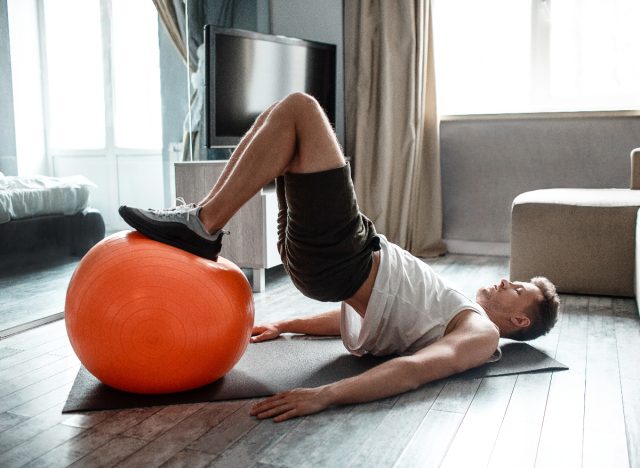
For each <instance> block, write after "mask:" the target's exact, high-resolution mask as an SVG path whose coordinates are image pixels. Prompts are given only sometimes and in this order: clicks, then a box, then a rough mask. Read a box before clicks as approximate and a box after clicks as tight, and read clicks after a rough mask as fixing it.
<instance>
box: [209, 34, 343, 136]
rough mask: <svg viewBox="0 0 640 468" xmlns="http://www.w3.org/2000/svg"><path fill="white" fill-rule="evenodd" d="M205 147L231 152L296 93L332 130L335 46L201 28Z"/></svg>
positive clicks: (333, 122)
mask: <svg viewBox="0 0 640 468" xmlns="http://www.w3.org/2000/svg"><path fill="white" fill-rule="evenodd" d="M204 37H205V64H206V67H205V68H206V76H205V129H206V133H205V144H206V146H207V147H209V148H212V147H221V146H234V145H236V144H238V142H239V141H240V138H241V137H242V135H244V133H245V132H246V131H247V130H249V128H250V127H251V124H252V123H253V122H254V120H255V119H256V117H257V116H258V115H259V114H260V113H261V112H262V111H264V110H265V109H267V108H268V107H269V106H270V105H271V104H272V103H273V102H275V101H277V100H280V99H282V98H284V97H285V96H287V95H288V94H290V93H293V92H296V91H302V92H306V93H308V94H310V95H312V96H314V97H315V98H316V99H317V100H318V102H319V103H320V105H321V106H322V107H323V108H324V110H325V112H326V113H327V116H328V117H329V120H330V121H331V124H332V125H334V126H335V99H336V96H335V95H336V91H335V90H336V46H335V45H333V44H323V43H319V42H312V41H306V40H301V39H293V38H289V37H284V36H273V35H269V34H260V33H256V32H253V31H244V30H239V29H225V28H218V27H215V26H212V25H207V26H205V30H204Z"/></svg>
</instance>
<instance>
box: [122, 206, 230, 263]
mask: <svg viewBox="0 0 640 468" xmlns="http://www.w3.org/2000/svg"><path fill="white" fill-rule="evenodd" d="M201 209H202V207H201V206H197V205H194V204H189V205H187V204H183V205H180V206H176V207H173V208H167V209H160V210H155V209H146V210H145V209H141V208H132V207H130V206H121V207H120V209H119V210H118V212H119V213H120V216H121V217H122V219H124V220H125V221H126V223H127V224H128V225H129V226H131V227H132V228H134V229H137V230H138V231H139V232H140V233H142V234H144V235H145V236H147V237H149V238H151V239H153V240H156V241H159V242H164V243H165V244H169V245H172V246H174V247H178V248H179V249H183V250H186V251H187V252H191V253H193V254H195V255H198V256H199V257H204V258H208V259H210V260H217V259H218V254H219V253H220V249H221V248H222V236H223V234H229V233H228V232H227V231H224V230H222V229H221V230H219V231H218V232H215V233H214V234H209V233H208V232H207V230H206V229H205V228H204V225H203V224H202V221H200V218H199V217H198V214H199V213H200V210H201Z"/></svg>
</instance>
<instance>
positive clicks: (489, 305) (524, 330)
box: [476, 276, 560, 341]
mask: <svg viewBox="0 0 640 468" xmlns="http://www.w3.org/2000/svg"><path fill="white" fill-rule="evenodd" d="M476 301H477V302H478V304H480V305H481V306H482V308H483V309H484V310H485V311H486V312H487V315H488V316H489V318H490V319H491V320H492V321H493V322H494V323H495V324H496V325H498V327H499V328H500V335H501V336H503V337H505V338H511V339H513V340H519V341H526V340H533V339H534V338H537V337H539V336H542V335H545V334H546V333H547V332H548V331H549V330H551V328H553V326H554V325H555V323H556V321H557V320H558V306H559V305H560V299H559V298H558V295H557V294H556V287H555V286H554V285H553V283H551V281H549V280H548V279H547V278H545V277H543V276H536V277H535V278H531V281H529V282H528V283H527V282H520V281H513V282H512V281H508V280H506V279H503V280H502V281H500V282H499V283H498V284H492V285H490V286H486V287H483V288H480V289H478V292H477V293H476Z"/></svg>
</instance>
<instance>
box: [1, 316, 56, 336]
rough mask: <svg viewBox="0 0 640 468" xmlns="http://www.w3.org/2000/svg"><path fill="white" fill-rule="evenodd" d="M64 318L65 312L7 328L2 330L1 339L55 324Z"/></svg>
mask: <svg viewBox="0 0 640 468" xmlns="http://www.w3.org/2000/svg"><path fill="white" fill-rule="evenodd" d="M63 318H64V312H58V313H56V314H53V315H49V316H47V317H43V318H41V319H37V320H32V321H31V322H27V323H22V324H20V325H16V326H15V327H11V328H6V329H4V330H0V339H4V338H7V337H9V336H11V335H16V334H18V333H22V332H24V331H27V330H31V329H32V328H37V327H40V326H42V325H46V324H47V323H51V322H55V321H56V320H60V319H63Z"/></svg>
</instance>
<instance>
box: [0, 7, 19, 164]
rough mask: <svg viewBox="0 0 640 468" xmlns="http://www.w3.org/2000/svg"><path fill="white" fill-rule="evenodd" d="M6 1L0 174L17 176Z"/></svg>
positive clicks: (0, 21) (0, 25)
mask: <svg viewBox="0 0 640 468" xmlns="http://www.w3.org/2000/svg"><path fill="white" fill-rule="evenodd" d="M7 12H8V10H7V0H0V172H3V173H4V174H5V175H17V173H18V165H17V161H16V132H15V125H14V112H13V87H12V79H11V51H10V41H9V20H8V15H7Z"/></svg>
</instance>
